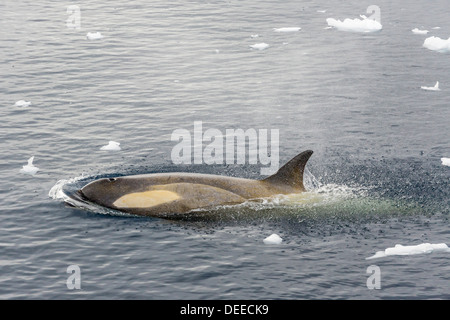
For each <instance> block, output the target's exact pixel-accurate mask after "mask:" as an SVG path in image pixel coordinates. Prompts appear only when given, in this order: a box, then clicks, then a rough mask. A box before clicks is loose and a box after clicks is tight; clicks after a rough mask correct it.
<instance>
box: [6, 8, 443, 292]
mask: <svg viewBox="0 0 450 320" xmlns="http://www.w3.org/2000/svg"><path fill="white" fill-rule="evenodd" d="M71 4H72V5H76V6H77V7H70V8H69V11H68V6H69V5H71ZM372 4H375V5H377V6H379V8H380V17H381V23H382V25H383V29H382V31H380V32H377V33H370V34H369V33H366V34H364V33H348V32H341V31H338V30H335V29H326V27H327V23H326V21H325V20H326V18H329V17H332V18H336V19H344V18H359V15H360V14H366V9H367V7H368V6H369V5H372ZM74 8H75V9H76V10H75V9H74ZM323 10H326V12H323ZM449 10H450V5H449V3H448V1H445V0H441V1H425V0H421V1H419V0H415V1H395V3H393V2H392V1H384V0H383V1H378V2H376V3H372V2H366V1H362V2H361V1H346V2H345V4H344V3H343V2H342V1H282V2H279V1H278V2H277V1H234V0H233V1H209V2H204V1H197V2H194V1H170V2H167V1H143V0H136V1H133V0H131V1H126V2H124V1H116V0H114V1H93V0H90V1H87V0H85V1H83V0H80V1H75V2H70V3H69V2H66V3H63V2H61V1H49V0H47V1H28V0H18V1H12V0H6V1H2V2H1V3H0V117H1V125H0V128H1V129H0V146H1V151H2V152H1V153H0V172H1V177H2V183H1V185H0V298H1V299H449V298H450V281H449V280H450V276H449V275H450V267H449V260H448V259H449V258H450V254H449V253H442V252H441V253H439V252H433V253H429V254H419V255H408V256H389V257H385V258H380V259H374V260H366V258H367V257H370V256H372V255H373V254H375V252H377V251H380V250H384V249H386V248H388V247H393V246H395V245H396V244H403V245H417V244H421V243H447V244H450V233H449V213H450V201H449V198H450V188H449V187H450V183H449V178H450V167H447V166H444V165H442V164H441V160H440V159H441V158H442V157H450V139H449V137H450V120H449V119H450V103H449V101H450V99H449V97H450V72H449V70H450V55H449V54H443V53H437V52H434V51H431V50H428V49H426V48H424V47H423V46H422V44H423V41H424V39H425V38H426V37H429V36H438V37H441V38H443V39H447V38H448V37H449V36H450V20H449V19H448V14H449ZM77 13H79V14H80V15H79V16H73V14H75V15H76V14H77ZM367 15H370V14H367ZM73 17H75V18H76V17H79V18H80V19H79V20H77V19H72V18H73ZM68 20H69V23H68ZM77 21H79V22H80V25H79V28H78V29H74V28H69V27H70V26H73V23H76V22H77ZM281 27H301V28H302V29H301V30H300V31H298V32H292V33H278V32H274V31H273V29H274V28H281ZM416 27H417V28H419V29H427V30H429V31H430V32H429V33H428V35H416V34H413V33H412V32H411V29H413V28H416ZM435 27H440V29H433V28H435ZM88 32H101V34H102V35H103V36H104V37H103V39H99V40H87V39H86V34H87V33H88ZM252 35H253V37H252ZM255 35H258V37H255ZM256 43H267V44H269V47H268V48H267V49H265V50H255V49H252V48H250V46H251V45H253V44H256ZM436 81H439V82H440V85H441V89H442V90H441V91H437V92H432V91H424V90H421V89H420V87H421V86H433V85H434V84H435V82H436ZM18 100H26V101H31V102H32V104H31V105H30V106H28V107H18V106H15V102H16V101H18ZM194 121H202V124H203V129H204V130H207V129H209V128H215V129H218V130H220V131H221V132H224V133H225V131H226V129H243V130H247V129H250V128H253V129H255V130H260V129H268V130H271V129H278V130H279V153H280V165H281V164H283V163H284V162H286V161H287V160H289V159H290V158H292V157H293V156H295V155H296V154H298V153H300V152H301V151H304V150H306V149H312V150H314V155H313V156H312V158H311V159H310V162H309V163H308V166H307V168H308V173H307V175H306V177H305V183H306V185H307V187H308V189H309V190H310V191H309V192H308V193H307V194H306V195H304V196H302V197H300V196H299V197H292V198H288V199H285V198H280V197H278V198H275V199H271V200H268V201H265V202H262V203H252V204H244V205H239V206H235V207H221V208H217V210H213V211H212V212H208V213H207V214H206V216H207V218H206V217H205V218H202V217H196V218H190V217H185V218H184V219H178V220H165V219H158V218H142V217H130V216H117V215H114V214H111V213H108V212H106V213H105V212H103V211H101V210H99V211H96V210H85V209H82V208H76V207H72V206H69V205H68V204H67V203H65V201H64V199H63V196H62V195H64V194H70V193H71V192H73V191H75V190H77V189H78V188H80V187H82V186H83V185H85V184H86V183H87V182H89V181H92V180H93V179H95V178H100V177H108V176H114V175H125V174H141V173H152V172H155V173H156V172H169V171H188V172H203V173H212V174H220V175H230V176H237V177H247V178H255V179H260V178H262V176H261V175H260V167H261V165H260V164H256V165H255V164H246V165H238V164H229V165H225V164H224V165H220V164H218V165H207V164H198V165H191V166H190V165H175V164H174V163H173V162H172V159H171V151H172V149H173V148H174V146H175V145H176V143H177V142H175V141H171V134H172V132H173V131H174V130H176V129H186V130H189V131H190V132H193V130H194ZM110 140H112V141H117V142H120V146H121V148H122V150H121V151H117V152H107V151H101V150H100V147H102V146H104V145H106V144H107V143H108V141H110ZM31 156H34V157H35V158H34V165H35V166H37V167H38V168H39V171H38V173H37V174H36V175H34V176H30V175H25V174H21V173H20V172H19V170H20V169H21V168H22V166H24V165H26V163H27V160H28V158H30V157H31ZM58 181H59V183H58ZM57 183H58V184H57ZM55 185H56V186H55ZM50 191H51V192H50ZM49 193H50V194H49ZM273 233H276V234H278V235H279V236H281V237H282V238H283V242H282V243H281V244H279V245H266V244H264V243H263V239H264V238H266V237H267V236H269V235H271V234H273ZM71 265H76V266H78V267H79V268H80V272H81V289H80V290H77V289H75V290H69V289H68V287H67V285H66V280H67V278H68V277H69V276H70V274H68V273H67V272H66V271H67V268H68V266H71ZM371 265H376V266H377V267H379V270H380V271H381V275H380V283H381V289H379V290H370V289H368V287H367V279H368V278H369V276H371V274H370V273H368V272H367V268H368V267H369V266H371Z"/></svg>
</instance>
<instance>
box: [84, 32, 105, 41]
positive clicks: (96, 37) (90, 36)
mask: <svg viewBox="0 0 450 320" xmlns="http://www.w3.org/2000/svg"><path fill="white" fill-rule="evenodd" d="M86 38H87V39H88V40H99V39H102V38H103V35H102V34H101V33H100V32H88V33H87V34H86Z"/></svg>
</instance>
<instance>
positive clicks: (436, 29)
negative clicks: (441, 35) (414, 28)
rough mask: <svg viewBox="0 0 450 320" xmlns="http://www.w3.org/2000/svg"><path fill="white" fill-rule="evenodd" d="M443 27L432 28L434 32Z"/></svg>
mask: <svg viewBox="0 0 450 320" xmlns="http://www.w3.org/2000/svg"><path fill="white" fill-rule="evenodd" d="M440 28H441V27H434V28H431V29H433V30H438V29H440Z"/></svg>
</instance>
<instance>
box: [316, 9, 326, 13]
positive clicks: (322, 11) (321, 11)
mask: <svg viewBox="0 0 450 320" xmlns="http://www.w3.org/2000/svg"><path fill="white" fill-rule="evenodd" d="M317 12H319V13H325V12H327V10H317Z"/></svg>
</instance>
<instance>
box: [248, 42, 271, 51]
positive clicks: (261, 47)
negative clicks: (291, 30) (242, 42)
mask: <svg viewBox="0 0 450 320" xmlns="http://www.w3.org/2000/svg"><path fill="white" fill-rule="evenodd" d="M268 47H269V45H268V44H267V43H264V42H262V43H256V44H253V45H251V46H250V48H252V49H257V50H264V49H267V48H268Z"/></svg>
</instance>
